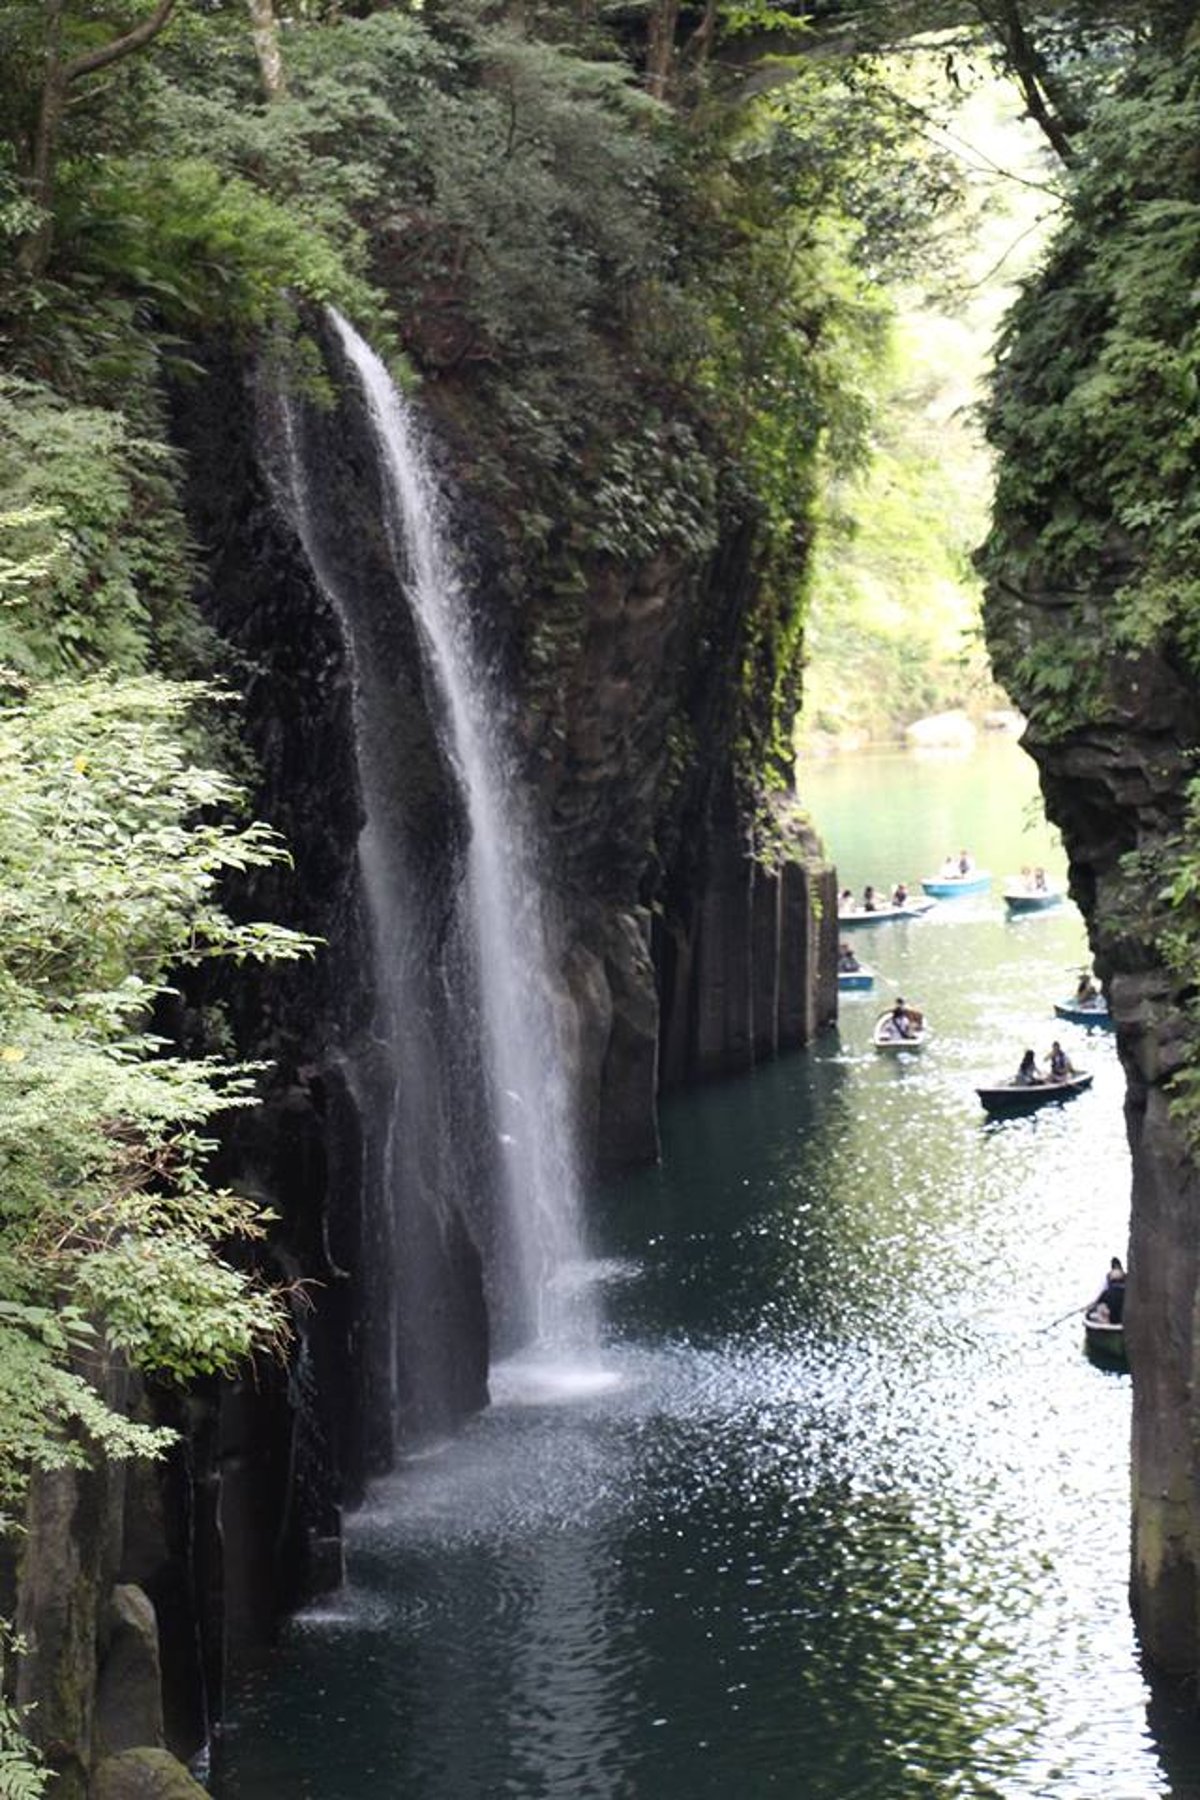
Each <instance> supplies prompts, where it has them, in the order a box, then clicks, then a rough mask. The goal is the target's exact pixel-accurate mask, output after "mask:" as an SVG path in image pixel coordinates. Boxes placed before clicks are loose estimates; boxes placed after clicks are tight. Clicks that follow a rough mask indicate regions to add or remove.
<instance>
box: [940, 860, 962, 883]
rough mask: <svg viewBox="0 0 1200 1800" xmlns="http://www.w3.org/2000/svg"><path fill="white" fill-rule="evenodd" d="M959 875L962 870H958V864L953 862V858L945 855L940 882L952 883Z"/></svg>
mask: <svg viewBox="0 0 1200 1800" xmlns="http://www.w3.org/2000/svg"><path fill="white" fill-rule="evenodd" d="M961 873H962V870H961V869H960V868H959V866H958V864H957V863H956V862H955V860H954V858H953V856H951V855H949V854H947V857H946V860H945V862H944V863H943V864H942V880H943V881H953V880H955V878H956V877H957V876H958V875H960V874H961Z"/></svg>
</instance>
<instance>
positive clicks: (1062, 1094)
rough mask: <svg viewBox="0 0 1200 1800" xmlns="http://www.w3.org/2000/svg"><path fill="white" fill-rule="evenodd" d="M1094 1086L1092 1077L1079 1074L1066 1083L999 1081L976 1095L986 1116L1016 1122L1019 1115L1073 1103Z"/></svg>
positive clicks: (981, 1088)
mask: <svg viewBox="0 0 1200 1800" xmlns="http://www.w3.org/2000/svg"><path fill="white" fill-rule="evenodd" d="M1091 1085H1092V1077H1091V1075H1090V1074H1089V1073H1087V1072H1086V1071H1083V1070H1077V1071H1076V1073H1075V1074H1074V1075H1068V1076H1066V1077H1065V1079H1064V1080H1062V1081H1031V1082H1025V1081H997V1082H994V1083H993V1084H992V1086H991V1087H978V1088H976V1089H975V1092H976V1093H977V1094H978V1095H979V1098H980V1100H981V1101H982V1103H983V1108H984V1111H985V1112H989V1113H991V1114H992V1115H993V1116H994V1117H997V1118H1013V1117H1016V1115H1017V1114H1019V1113H1029V1112H1036V1111H1037V1109H1038V1108H1039V1107H1040V1106H1051V1105H1053V1104H1054V1102H1055V1101H1058V1100H1070V1099H1072V1098H1073V1096H1074V1095H1076V1094H1082V1093H1083V1091H1084V1089H1085V1088H1090V1087H1091Z"/></svg>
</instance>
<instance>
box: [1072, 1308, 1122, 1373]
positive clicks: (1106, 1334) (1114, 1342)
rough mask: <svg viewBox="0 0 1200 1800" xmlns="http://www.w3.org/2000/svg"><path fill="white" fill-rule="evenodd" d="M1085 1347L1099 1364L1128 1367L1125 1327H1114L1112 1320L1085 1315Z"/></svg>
mask: <svg viewBox="0 0 1200 1800" xmlns="http://www.w3.org/2000/svg"><path fill="white" fill-rule="evenodd" d="M1083 1347H1084V1349H1085V1350H1086V1351H1087V1353H1088V1355H1089V1356H1093V1357H1095V1359H1096V1361H1097V1362H1105V1363H1113V1364H1118V1363H1119V1364H1120V1365H1121V1367H1122V1368H1125V1367H1126V1366H1127V1365H1128V1361H1129V1358H1128V1356H1127V1355H1126V1352H1125V1327H1124V1325H1114V1324H1113V1322H1112V1320H1111V1319H1093V1318H1092V1316H1091V1314H1090V1313H1085V1314H1084V1319H1083Z"/></svg>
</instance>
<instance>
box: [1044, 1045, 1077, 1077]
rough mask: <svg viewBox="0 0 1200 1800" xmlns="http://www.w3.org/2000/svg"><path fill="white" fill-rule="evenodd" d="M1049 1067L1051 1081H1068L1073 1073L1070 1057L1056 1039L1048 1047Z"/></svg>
mask: <svg viewBox="0 0 1200 1800" xmlns="http://www.w3.org/2000/svg"><path fill="white" fill-rule="evenodd" d="M1049 1067H1050V1079H1051V1081H1069V1080H1070V1078H1071V1076H1072V1075H1074V1073H1075V1069H1074V1065H1073V1064H1072V1062H1071V1059H1070V1057H1069V1056H1068V1055H1067V1053H1066V1051H1065V1050H1064V1049H1063V1047H1062V1045H1061V1044H1060V1043H1059V1041H1058V1039H1057V1038H1055V1040H1054V1042H1053V1043H1052V1044H1051V1046H1050V1057H1049Z"/></svg>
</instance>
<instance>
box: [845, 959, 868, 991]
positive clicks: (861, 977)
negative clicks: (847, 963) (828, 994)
mask: <svg viewBox="0 0 1200 1800" xmlns="http://www.w3.org/2000/svg"><path fill="white" fill-rule="evenodd" d="M874 986H875V971H874V969H871V968H868V966H867V964H866V963H859V965H858V967H857V969H839V970H838V992H839V993H840V994H847V993H850V994H853V993H863V992H865V991H866V990H867V989H868V988H873V987H874Z"/></svg>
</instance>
